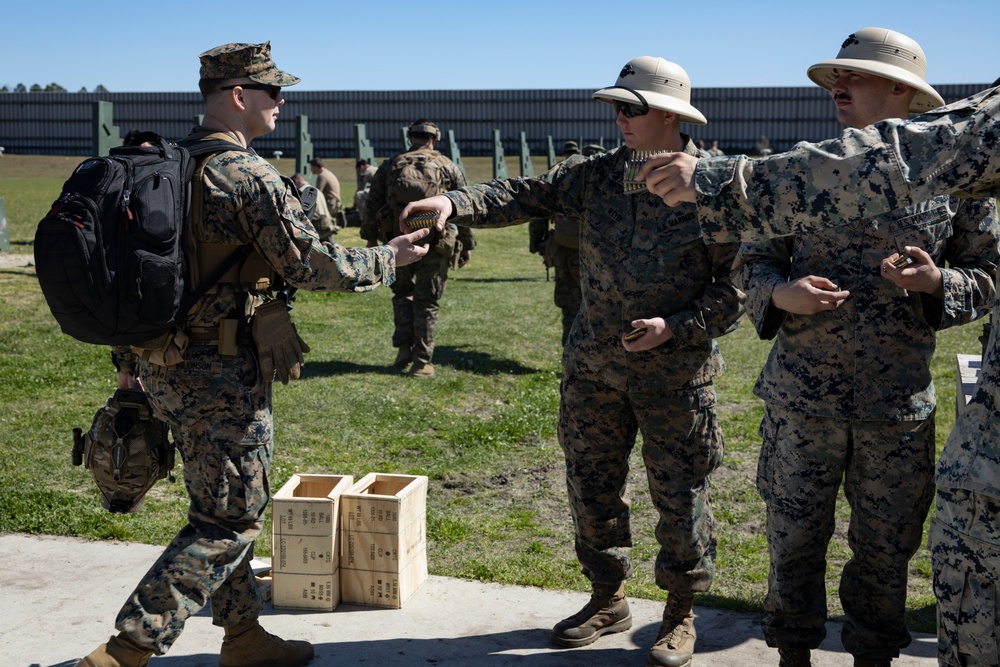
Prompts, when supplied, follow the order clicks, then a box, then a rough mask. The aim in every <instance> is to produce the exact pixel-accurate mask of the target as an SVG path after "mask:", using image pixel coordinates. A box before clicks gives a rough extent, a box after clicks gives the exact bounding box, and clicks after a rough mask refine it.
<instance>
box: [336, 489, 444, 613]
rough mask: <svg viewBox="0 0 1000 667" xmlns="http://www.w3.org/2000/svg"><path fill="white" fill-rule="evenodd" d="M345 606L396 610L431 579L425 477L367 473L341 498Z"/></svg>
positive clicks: (342, 589)
mask: <svg viewBox="0 0 1000 667" xmlns="http://www.w3.org/2000/svg"><path fill="white" fill-rule="evenodd" d="M340 531H341V535H340V594H341V599H342V600H343V601H344V602H347V603H352V604H362V605H368V606H374V607H389V608H393V609H398V608H400V607H402V606H403V604H404V603H405V602H406V601H407V600H408V599H409V598H410V596H411V595H413V593H415V592H416V591H417V589H418V588H420V586H421V584H423V583H424V582H425V581H426V580H427V478H426V477H424V476H413V475H392V474H385V473H369V474H367V475H365V476H364V477H363V478H361V479H360V480H359V481H358V482H357V483H356V484H355V485H354V486H353V487H351V488H350V489H349V490H347V491H345V492H344V493H343V494H342V495H341V500H340Z"/></svg>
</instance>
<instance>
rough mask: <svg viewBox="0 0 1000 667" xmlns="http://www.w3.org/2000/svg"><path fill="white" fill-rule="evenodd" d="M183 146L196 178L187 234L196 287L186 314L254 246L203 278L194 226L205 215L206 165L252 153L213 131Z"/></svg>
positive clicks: (192, 280) (239, 251) (242, 249)
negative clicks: (226, 156)
mask: <svg viewBox="0 0 1000 667" xmlns="http://www.w3.org/2000/svg"><path fill="white" fill-rule="evenodd" d="M178 145H180V146H182V147H183V148H185V149H186V150H187V151H188V154H189V155H190V156H191V157H192V158H193V159H195V160H196V166H195V169H194V175H193V176H192V177H191V194H190V202H191V208H190V214H189V218H188V219H189V225H188V229H187V230H186V231H187V253H188V260H189V261H188V272H189V276H190V285H191V286H192V287H193V291H192V292H189V293H188V294H187V295H185V300H184V301H185V302H184V303H183V304H181V307H182V309H183V311H184V312H187V311H189V310H190V309H191V307H193V306H194V305H195V304H196V303H198V301H199V300H200V299H201V298H202V297H203V296H205V294H206V293H207V292H208V290H210V289H211V288H212V287H213V286H214V285H215V284H216V283H218V282H219V280H221V279H222V277H223V276H224V275H225V274H226V272H227V271H229V269H231V268H232V267H234V266H236V264H237V263H239V262H241V261H243V260H244V259H246V257H247V256H248V255H249V254H250V250H251V246H250V245H249V244H246V245H243V246H240V247H239V248H237V249H236V250H234V251H233V253H232V254H230V255H229V256H228V257H227V258H226V259H224V260H223V261H222V262H221V263H220V264H219V265H218V266H216V267H215V269H214V270H213V271H212V272H211V274H210V275H209V276H208V277H207V278H205V279H204V280H203V279H202V276H201V267H200V266H199V262H198V255H199V253H198V244H199V241H198V239H197V236H198V235H197V234H196V233H195V227H196V226H197V227H200V226H201V224H202V221H203V219H204V215H205V197H204V185H203V179H204V176H205V166H206V165H207V164H208V162H209V160H211V159H212V158H213V157H214V156H216V155H218V154H219V153H225V152H228V151H237V152H242V153H249V152H251V151H250V149H249V148H247V147H245V146H243V145H242V144H240V143H237V141H236V139H235V138H234V137H232V136H231V135H229V134H226V133H225V132H211V133H208V134H204V135H202V136H201V137H199V138H197V139H192V140H185V141H181V142H179V144H178Z"/></svg>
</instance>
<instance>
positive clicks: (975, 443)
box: [695, 88, 1000, 667]
mask: <svg viewBox="0 0 1000 667" xmlns="http://www.w3.org/2000/svg"><path fill="white" fill-rule="evenodd" d="M998 146H1000V88H991V89H989V90H986V91H983V92H981V93H979V94H977V95H974V96H972V97H970V98H967V99H964V100H960V101H958V102H955V103H953V104H950V105H947V106H945V107H941V108H940V109H937V110H934V111H931V112H928V113H925V114H921V115H920V116H916V117H914V118H913V119H911V120H909V121H904V120H889V121H883V122H880V123H876V124H875V125H873V126H869V127H867V128H864V129H861V130H856V129H852V130H847V131H845V132H844V133H843V134H842V136H841V138H840V139H834V140H830V141H825V142H821V143H819V144H800V145H798V146H796V147H794V148H793V149H792V150H791V151H789V152H787V153H782V154H779V155H775V156H771V157H768V158H767V159H764V160H753V159H749V158H746V157H745V156H736V157H730V158H717V159H712V160H702V161H701V162H700V163H699V165H698V168H697V170H696V172H695V187H696V191H697V193H698V194H697V206H698V216H699V222H700V225H701V227H702V230H703V233H704V234H705V236H706V237H707V238H708V239H710V240H713V241H716V242H722V241H732V240H734V239H736V238H744V239H747V240H749V239H760V238H764V237H770V236H780V235H784V234H789V233H794V232H796V231H801V230H807V229H817V228H820V227H822V226H826V225H843V224H847V223H849V222H851V221H852V220H856V219H857V218H858V217H859V216H861V217H872V216H876V215H880V214H884V213H888V212H890V211H892V210H894V209H898V208H902V207H904V206H910V205H914V204H916V203H918V202H920V201H925V200H928V199H931V198H933V197H936V196H939V195H946V194H952V195H956V196H959V197H996V196H998V195H1000V150H998V148H997V147H998ZM804 212H809V213H810V217H809V218H808V219H805V218H803V216H802V214H803V213H804ZM993 319H994V321H1000V302H996V303H994V306H993ZM998 330H1000V328H998V327H996V326H994V327H993V328H992V333H991V336H990V339H989V342H988V344H987V347H986V352H985V355H984V357H983V362H982V369H981V371H980V377H979V381H978V383H977V384H976V389H975V392H974V394H973V396H972V398H971V400H970V402H969V404H968V405H967V406H966V407H965V408H964V409H963V410H962V411H961V413H960V414H959V416H958V419H957V420H956V423H955V427H954V429H953V430H952V432H951V434H950V436H949V437H948V441H947V443H946V444H945V447H944V450H943V452H942V453H941V457H940V459H939V460H938V464H937V471H936V474H935V476H934V481H935V483H936V484H937V487H938V492H937V512H936V517H935V519H934V520H933V521H932V523H931V532H930V537H929V539H928V546H929V548H930V550H931V559H932V565H933V570H934V593H935V596H936V597H937V601H938V605H937V607H938V619H937V620H938V623H937V625H938V661H939V662H940V664H942V665H946V666H947V667H985V666H987V665H996V664H998V662H1000V660H998V658H1000V645H998V644H1000V642H998V639H1000V632H998V631H1000V614H998V613H997V611H996V610H997V607H996V601H995V591H996V588H997V585H998V583H1000V581H998V579H1000V577H998V574H997V573H998V572H1000V534H998V533H1000V529H998V528H997V526H998V523H1000V522H998V520H997V519H998V514H997V512H998V511H1000V419H998V413H997V405H998V404H1000V341H998V339H997V336H998Z"/></svg>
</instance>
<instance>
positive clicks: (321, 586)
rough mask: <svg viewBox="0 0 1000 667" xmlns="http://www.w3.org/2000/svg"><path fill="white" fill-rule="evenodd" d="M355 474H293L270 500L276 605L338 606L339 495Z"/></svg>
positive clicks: (273, 593) (274, 597) (304, 606)
mask: <svg viewBox="0 0 1000 667" xmlns="http://www.w3.org/2000/svg"><path fill="white" fill-rule="evenodd" d="M353 482H354V478H353V477H351V476H350V475H292V478H291V479H289V480H288V482H287V483H286V484H285V485H284V486H282V487H281V489H280V490H279V491H278V492H277V493H275V494H274V496H273V497H272V499H271V548H272V554H271V572H272V584H271V586H272V591H273V592H272V604H273V605H274V606H275V607H277V608H285V609H322V610H327V611H333V610H334V609H336V607H337V604H338V603H339V602H340V563H339V561H340V552H339V547H338V542H339V538H340V529H339V528H340V527H339V523H340V507H339V503H340V497H341V494H343V492H344V491H346V490H348V489H350V488H351V486H352V483H353Z"/></svg>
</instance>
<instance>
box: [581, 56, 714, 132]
mask: <svg viewBox="0 0 1000 667" xmlns="http://www.w3.org/2000/svg"><path fill="white" fill-rule="evenodd" d="M592 97H593V98H594V99H595V100H597V101H598V102H606V103H608V104H611V103H612V102H628V103H629V104H642V103H643V102H645V103H646V104H647V105H649V107H650V108H652V109H661V110H663V111H670V112H671V113H675V114H677V115H678V116H680V118H681V120H682V121H683V122H685V123H695V124H696V125H705V124H706V123H708V120H707V119H706V118H705V116H704V115H702V113H701V112H700V111H698V110H697V109H695V108H694V107H693V106H691V79H689V78H688V75H687V72H685V71H684V68H683V67H681V66H680V65H678V64H677V63H672V62H670V61H669V60H664V59H663V58H656V57H653V56H639V57H638V58H633V59H632V60H630V61H628V62H627V63H625V66H624V67H622V70H621V72H619V73H618V80H617V81H615V85H613V86H611V87H609V88H602V89H600V90H598V91H597V92H596V93H594V94H593V96H592Z"/></svg>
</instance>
